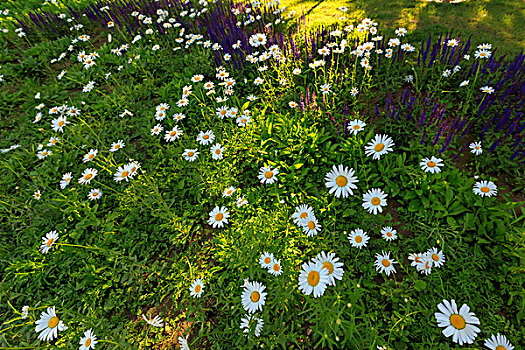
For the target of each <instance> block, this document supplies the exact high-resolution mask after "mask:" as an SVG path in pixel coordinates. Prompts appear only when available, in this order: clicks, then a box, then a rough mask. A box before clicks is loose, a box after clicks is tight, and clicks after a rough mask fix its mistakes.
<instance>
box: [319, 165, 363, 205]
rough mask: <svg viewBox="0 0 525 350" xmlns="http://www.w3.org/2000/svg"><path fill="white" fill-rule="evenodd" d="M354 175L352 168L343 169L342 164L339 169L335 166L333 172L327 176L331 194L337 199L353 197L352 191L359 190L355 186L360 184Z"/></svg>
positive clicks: (327, 185) (326, 179) (327, 184)
mask: <svg viewBox="0 0 525 350" xmlns="http://www.w3.org/2000/svg"><path fill="white" fill-rule="evenodd" d="M354 174H355V172H354V169H352V168H348V167H343V165H342V164H340V165H339V167H336V166H335V165H333V166H332V170H331V171H330V172H328V173H327V174H326V176H325V182H326V183H325V184H326V187H327V188H329V193H330V194H332V193H333V194H334V196H336V197H337V198H340V197H341V196H342V197H343V198H346V197H348V196H349V195H350V196H352V195H353V194H354V191H352V189H356V188H357V186H356V185H354V184H355V183H356V182H359V180H358V179H357V177H356V176H354Z"/></svg>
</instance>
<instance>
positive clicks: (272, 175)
mask: <svg viewBox="0 0 525 350" xmlns="http://www.w3.org/2000/svg"><path fill="white" fill-rule="evenodd" d="M278 174H279V169H278V168H273V169H272V168H270V167H268V168H267V167H261V169H259V176H257V178H258V179H259V180H260V181H261V183H262V184H268V185H271V184H273V183H274V182H275V181H277V175H278Z"/></svg>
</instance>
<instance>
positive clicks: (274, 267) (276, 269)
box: [273, 264, 281, 271]
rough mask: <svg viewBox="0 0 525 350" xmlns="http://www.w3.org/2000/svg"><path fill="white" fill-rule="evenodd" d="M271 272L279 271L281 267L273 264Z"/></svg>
mask: <svg viewBox="0 0 525 350" xmlns="http://www.w3.org/2000/svg"><path fill="white" fill-rule="evenodd" d="M273 270H274V271H279V270H281V266H280V265H279V264H274V265H273Z"/></svg>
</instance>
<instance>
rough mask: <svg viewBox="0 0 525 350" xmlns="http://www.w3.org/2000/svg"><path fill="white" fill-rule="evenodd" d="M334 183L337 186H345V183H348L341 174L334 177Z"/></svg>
mask: <svg viewBox="0 0 525 350" xmlns="http://www.w3.org/2000/svg"><path fill="white" fill-rule="evenodd" d="M335 183H336V184H337V186H339V187H345V186H346V184H347V183H348V179H347V178H346V177H345V176H343V175H339V176H338V177H337V178H336V179H335Z"/></svg>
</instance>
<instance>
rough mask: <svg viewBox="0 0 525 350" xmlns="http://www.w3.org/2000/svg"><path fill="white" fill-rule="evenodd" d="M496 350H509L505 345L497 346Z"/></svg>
mask: <svg viewBox="0 0 525 350" xmlns="http://www.w3.org/2000/svg"><path fill="white" fill-rule="evenodd" d="M496 350H507V348H506V347H504V346H503V345H498V346H496Z"/></svg>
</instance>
